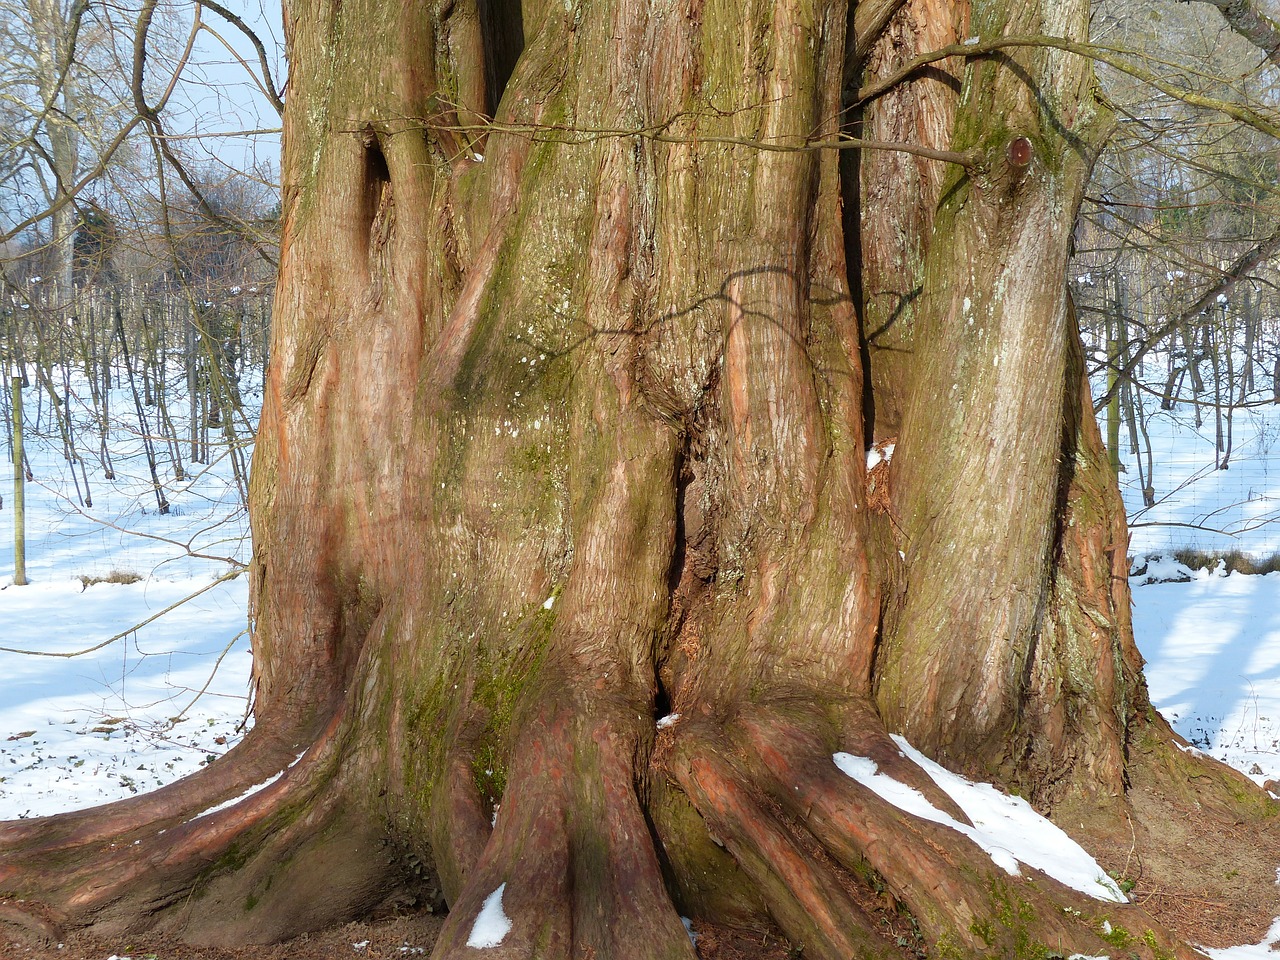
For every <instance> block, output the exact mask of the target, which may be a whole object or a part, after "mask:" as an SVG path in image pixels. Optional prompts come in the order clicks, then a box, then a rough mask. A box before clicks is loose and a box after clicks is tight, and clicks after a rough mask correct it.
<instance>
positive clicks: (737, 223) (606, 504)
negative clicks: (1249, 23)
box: [0, 0, 1265, 958]
mask: <svg viewBox="0 0 1280 960" xmlns="http://www.w3.org/2000/svg"><path fill="white" fill-rule="evenodd" d="M1086 23H1087V9H1086V7H1085V4H1084V3H1083V2H1079V0H1043V2H1031V3H1012V2H1008V0H990V2H988V0H973V2H968V0H908V2H905V3H903V2H883V0H881V2H867V3H863V4H859V5H857V6H856V7H852V6H850V4H848V3H847V2H838V0H745V2H744V0H732V2H730V0H663V2H649V0H597V2H592V3H586V2H581V0H564V2H560V0H556V2H547V0H530V2H526V3H523V4H522V3H520V2H517V0H406V2H404V3H400V4H389V3H386V2H385V0H343V2H338V0H295V2H292V3H290V4H288V5H287V9H286V28H287V36H288V40H289V44H290V50H291V67H292V74H291V78H290V96H289V103H288V110H287V115H286V137H285V158H284V172H285V191H284V203H283V209H284V231H285V232H284V240H283V246H282V257H281V276H280V284H279V288H278V289H279V293H278V298H277V304H276V313H275V332H274V337H275V347H274V350H273V360H272V366H271V369H270V375H269V380H268V390H267V400H266V406H265V409H264V411H263V417H262V427H261V432H260V436H259V440H258V446H257V452H256V455H255V463H254V473H253V482H252V486H253V489H252V497H253V518H254V536H255V564H254V576H255V585H254V592H253V602H254V608H253V614H254V618H255V633H254V653H255V661H254V662H255V677H254V680H255V687H256V710H257V725H256V727H255V730H254V732H253V734H252V735H251V736H250V738H249V739H248V740H247V741H246V742H245V744H244V745H243V746H241V747H240V748H238V749H237V750H236V751H234V752H233V754H232V755H231V756H230V757H229V758H228V759H227V760H226V761H224V762H222V763H219V764H215V765H213V767H211V768H210V769H209V770H207V771H205V772H204V773H202V774H201V775H200V776H199V777H198V778H196V779H195V780H194V781H192V782H188V783H184V784H180V785H178V786H175V787H173V788H170V789H167V790H164V791H161V792H160V793H159V794H156V795H155V796H153V797H150V798H142V799H139V800H137V801H131V802H129V803H126V804H123V805H118V806H116V807H114V808H108V809H107V810H104V811H99V812H91V813H88V814H84V815H76V816H72V817H66V818H56V819H55V820H53V821H50V822H48V823H39V824H35V825H29V824H23V825H17V826H6V827H4V828H2V829H0V843H5V844H7V849H8V850H9V851H10V852H11V855H10V856H9V857H8V858H7V860H6V865H5V866H3V867H0V889H2V890H4V891H5V892H6V893H7V894H10V895H11V896H12V897H14V898H19V897H20V898H22V899H23V900H24V902H26V903H27V904H28V906H27V907H24V908H23V916H27V917H31V918H35V919H32V920H31V921H30V922H31V923H36V922H37V921H38V922H39V923H43V924H47V925H49V926H50V928H51V929H52V928H56V927H59V926H66V925H97V926H99V927H103V928H108V929H124V928H128V927H130V926H131V925H138V924H143V923H147V922H160V923H163V924H167V925H169V926H170V927H171V928H172V929H174V930H175V932H177V933H178V934H180V935H182V936H185V937H187V938H188V939H193V940H222V941H226V940H236V939H239V940H269V939H278V938H282V937H286V936H288V935H290V934H293V933H296V932H299V931H301V930H305V929H308V928H311V927H314V926H316V925H318V924H321V923H324V922H331V921H334V920H337V919H341V918H343V917H345V916H350V915H354V914H356V913H360V912H363V911H367V910H369V909H372V908H375V907H378V906H380V905H381V906H385V905H387V904H388V903H390V904H395V903H407V902H410V901H416V902H419V903H421V902H422V901H424V900H435V899H439V900H441V901H443V902H444V903H447V905H448V908H449V910H450V913H449V918H448V921H447V923H446V925H445V928H444V932H443V934H442V937H441V940H440V943H439V944H438V946H437V948H436V956H438V957H453V956H463V955H467V954H468V951H470V950H472V949H475V944H476V933H475V926H474V925H475V922H476V919H477V916H478V915H479V914H480V913H481V911H482V910H484V909H485V905H486V904H490V905H492V904H493V903H494V902H495V897H496V898H500V899H501V903H502V907H503V911H504V914H505V916H506V917H507V918H508V919H509V923H510V929H509V930H508V931H507V932H506V934H505V935H504V936H503V937H502V939H501V941H500V943H498V944H497V945H495V946H492V947H486V948H485V949H488V950H490V951H492V955H494V956H502V957H508V956H510V957H517V956H519V957H526V956H528V957H534V956H537V957H569V956H573V957H579V956H588V957H600V958H603V957H610V958H648V957H655V958H657V957H664V958H665V957H689V956H691V955H692V954H693V951H694V947H693V946H692V944H691V942H690V939H689V937H688V936H687V935H686V932H685V929H684V927H683V925H682V924H681V922H680V914H681V912H683V913H685V914H686V915H692V916H694V917H695V918H697V919H705V920H709V921H715V922H720V923H725V924H730V925H738V926H742V927H747V928H756V929H763V928H766V927H767V928H769V929H772V930H774V931H775V932H780V934H781V936H783V937H785V938H786V939H787V940H788V941H790V943H791V944H792V945H793V947H794V948H795V949H797V950H800V949H802V950H803V951H804V955H805V956H806V957H819V958H837V957H841V958H847V957H855V956H856V957H869V956H881V955H883V956H894V955H901V954H902V953H903V952H904V951H905V952H906V953H907V955H912V956H915V955H920V954H921V953H923V954H925V955H931V956H939V957H943V956H945V957H977V956H991V955H994V956H1001V957H1015V956H1016V957H1041V956H1051V955H1059V956H1067V955H1071V954H1083V955H1088V956H1100V955H1103V954H1105V953H1107V952H1108V948H1109V944H1112V945H1113V944H1116V943H1119V942H1120V940H1123V941H1124V943H1123V944H1122V945H1123V946H1125V949H1126V950H1128V951H1129V952H1131V953H1134V954H1137V955H1141V956H1145V957H1164V956H1175V955H1176V956H1180V957H1183V956H1192V955H1193V954H1194V951H1193V950H1192V949H1191V948H1190V947H1188V946H1186V945H1185V944H1183V943H1181V942H1180V941H1179V939H1178V937H1177V935H1176V934H1175V933H1171V932H1169V931H1168V930H1166V929H1165V928H1164V927H1163V926H1162V925H1161V924H1160V923H1159V922H1158V921H1157V920H1156V919H1154V918H1152V917H1151V916H1149V915H1148V914H1146V913H1145V912H1144V911H1143V910H1142V909H1140V908H1138V907H1136V906H1133V905H1130V904H1116V903H1106V904H1103V903H1100V902H1099V901H1095V900H1092V899H1090V898H1089V897H1088V896H1086V895H1084V894H1081V893H1078V892H1075V891H1073V890H1070V889H1068V888H1066V887H1064V886H1062V885H1061V884H1059V883H1058V882H1056V881H1054V880H1052V879H1050V878H1049V877H1047V876H1045V875H1042V874H1039V873H1038V872H1036V871H1033V870H1031V869H1029V868H1028V869H1023V870H1022V871H1021V873H1019V874H1017V875H1011V874H1010V873H1008V872H1007V871H1005V870H1003V869H1001V868H1000V867H998V866H997V865H996V864H995V862H994V861H993V860H992V858H991V857H990V856H989V855H988V854H987V853H986V852H985V851H984V850H983V849H982V848H981V847H979V846H978V845H977V844H975V843H974V842H973V841H972V840H970V839H968V837H967V835H966V834H964V833H962V832H959V831H956V830H953V829H951V828H950V827H948V826H945V825H941V824H939V823H935V822H933V821H927V820H921V819H918V818H916V817H913V816H912V815H910V814H908V813H904V812H903V811H901V810H899V809H898V808H897V807H896V806H894V805H892V804H890V803H888V802H887V801H886V800H884V799H883V798H881V797H880V796H879V795H878V794H877V793H875V792H873V791H871V790H869V789H867V788H866V787H864V786H862V785H861V784H860V783H858V782H856V781H854V780H852V779H850V778H849V777H846V776H845V775H844V774H843V773H841V772H840V770H839V769H838V768H837V767H836V765H835V764H834V762H833V754H835V753H837V752H848V753H852V754H855V755H857V756H861V757H867V758H870V759H871V760H873V761H874V762H875V764H876V766H877V768H878V769H879V770H880V771H881V772H882V773H884V774H886V775H887V776H890V777H892V778H894V779H896V780H899V781H901V782H904V783H907V784H909V785H910V786H912V787H914V788H915V789H917V790H919V791H920V792H921V793H923V794H924V795H925V796H926V797H927V798H928V799H929V800H930V801H931V802H932V803H933V804H934V806H936V807H938V808H939V809H941V810H946V811H948V812H949V813H950V814H951V816H953V817H954V818H955V819H957V820H963V819H964V814H963V813H961V812H960V810H959V809H958V808H956V807H955V805H954V804H953V803H952V802H951V801H950V800H949V799H948V798H947V797H946V796H945V795H944V794H943V793H942V792H941V791H940V790H939V789H938V788H937V787H936V786H935V785H934V784H933V782H932V781H931V780H930V779H929V778H928V777H927V776H926V775H925V774H924V773H923V771H922V770H921V768H920V767H918V766H916V765H915V764H914V763H913V762H912V761H910V760H908V759H907V758H905V757H904V756H903V754H902V753H901V752H900V751H899V749H898V746H897V745H896V744H895V742H894V741H893V740H892V739H891V738H890V734H900V735H904V736H905V737H906V738H907V739H908V740H910V741H911V742H912V743H913V744H915V745H916V746H917V747H919V748H920V749H922V750H924V751H925V752H926V753H928V754H930V755H931V756H933V757H935V758H936V759H938V760H939V761H942V762H944V763H945V764H947V765H949V766H950V767H952V768H953V769H957V770H959V771H961V772H963V773H966V774H968V775H970V776H973V777H976V778H979V779H982V780H988V781H995V782H997V783H999V784H1001V785H1003V786H1004V787H1006V788H1007V789H1010V790H1016V791H1017V792H1019V793H1021V794H1022V795H1024V796H1027V797H1030V798H1032V799H1033V800H1034V801H1035V802H1037V803H1038V804H1039V805H1040V806H1041V807H1042V809H1046V810H1049V809H1063V810H1070V811H1071V816H1072V818H1073V819H1077V820H1079V821H1080V822H1081V824H1082V826H1083V823H1084V821H1085V820H1086V819H1088V820H1089V822H1090V827H1089V828H1088V829H1089V831H1091V833H1090V835H1091V836H1092V837H1093V838H1094V839H1095V840H1096V841H1097V843H1098V844H1099V845H1100V846H1105V843H1104V841H1106V840H1107V838H1109V837H1113V836H1114V835H1115V828H1116V826H1117V825H1118V824H1127V820H1126V816H1127V814H1128V811H1129V803H1128V791H1129V790H1130V789H1131V776H1130V775H1131V774H1132V773H1133V772H1134V771H1135V770H1136V769H1137V767H1136V766H1135V765H1136V764H1138V763H1140V762H1141V763H1146V764H1148V766H1152V765H1155V766H1158V765H1159V764H1165V765H1166V769H1168V770H1173V771H1176V773H1175V774H1173V775H1172V776H1173V777H1174V778H1175V779H1176V778H1178V777H1181V778H1183V780H1184V781H1188V782H1189V780H1188V778H1190V777H1192V776H1197V777H1199V778H1200V780H1199V785H1198V786H1195V787H1194V788H1192V787H1187V788H1186V789H1187V790H1193V789H1194V791H1199V793H1198V794H1197V796H1203V797H1204V798H1205V799H1206V802H1207V800H1208V799H1209V795H1210V794H1212V795H1213V796H1214V797H1219V798H1226V797H1229V796H1230V795H1231V794H1232V791H1235V794H1236V796H1235V800H1234V801H1231V802H1229V801H1228V800H1226V799H1224V800H1223V801H1222V805H1221V809H1222V810H1223V811H1227V810H1231V811H1234V812H1232V813H1231V814H1230V815H1232V816H1237V815H1239V816H1243V815H1245V814H1243V813H1241V811H1243V810H1245V809H1246V808H1248V809H1249V811H1250V812H1249V813H1248V815H1249V816H1255V815H1257V816H1262V815H1263V814H1264V813H1265V809H1264V808H1265V804H1264V803H1263V801H1261V800H1258V801H1256V803H1255V802H1254V801H1253V800H1251V799H1250V797H1251V796H1252V795H1251V794H1248V792H1247V791H1248V788H1247V787H1246V786H1245V783H1244V781H1243V780H1242V779H1233V778H1232V777H1231V776H1230V775H1228V774H1226V773H1223V772H1221V771H1218V770H1211V769H1210V768H1209V767H1208V765H1207V763H1206V762H1204V761H1201V760H1197V759H1194V758H1189V757H1186V756H1184V755H1183V754H1181V753H1180V752H1179V751H1178V750H1177V749H1175V745H1174V744H1173V742H1172V739H1173V737H1172V734H1171V733H1170V732H1169V731H1168V729H1167V727H1164V726H1163V725H1162V724H1161V723H1160V721H1159V720H1158V718H1154V716H1153V715H1151V714H1150V710H1149V707H1148V705H1147V702H1146V698H1145V692H1144V687H1143V683H1142V679H1141V662H1140V659H1139V657H1138V654H1137V652H1136V650H1135V648H1134V646H1133V641H1132V635H1131V629H1130V625H1129V620H1128V604H1129V596H1128V592H1127V584H1126V579H1125V573H1126V562H1125V547H1126V534H1125V527H1124V517H1123V512H1122V509H1121V504H1120V501H1119V497H1118V494H1117V492H1116V486H1115V479H1114V476H1113V475H1112V474H1111V473H1110V472H1109V470H1110V468H1109V467H1108V465H1107V463H1106V458H1105V455H1104V453H1103V451H1102V448H1101V444H1100V441H1099V437H1098V435H1097V429H1096V425H1095V423H1094V420H1093V416H1092V412H1091V409H1090V405H1089V398H1088V390H1087V385H1086V384H1085V383H1084V380H1083V373H1082V363H1081V358H1080V343H1079V335H1078V332H1077V330H1076V328H1075V322H1074V317H1073V314H1072V311H1071V306H1070V303H1069V302H1068V299H1067V296H1066V292H1065V291H1066V283H1065V271H1066V266H1067V256H1068V249H1069V242H1070V234H1071V230H1072V225H1073V222H1074V217H1075V214H1076V210H1077V207H1078V204H1079V202H1080V198H1081V195H1082V192H1083V189H1084V183H1085V181H1086V178H1087V176H1088V172H1089V169H1090V165H1091V163H1092V160H1093V157H1094V154H1095V152H1096V150H1097V149H1098V147H1099V145H1100V144H1101V142H1102V140H1103V139H1104V138H1105V136H1106V135H1107V132H1108V130H1109V117H1108V115H1107V113H1106V111H1105V109H1104V108H1103V107H1102V106H1101V105H1100V104H1099V103H1098V102H1097V101H1096V100H1095V98H1094V95H1093V86H1092V74H1091V71H1090V67H1089V64H1088V63H1087V62H1085V61H1083V60H1081V59H1080V58H1078V57H1075V56H1074V55H1068V54H1065V53H1063V52H1061V51H1056V50H1052V49H1048V48H1043V49H1042V48H1037V47H1034V46H1020V47H1016V48H1010V51H1009V52H1006V53H1002V54H994V55H992V54H988V55H984V56H981V57H964V56H957V57H955V58H953V59H951V60H946V61H941V62H939V63H937V64H934V65H933V66H931V67H929V68H927V69H925V70H921V71H916V72H909V73H906V74H904V75H903V76H902V79H901V82H900V83H897V84H896V85H890V86H888V87H887V89H884V88H883V87H884V85H877V84H876V83H875V82H876V81H877V80H881V79H883V78H886V77H890V76H894V75H896V74H897V73H898V72H899V70H900V68H901V67H902V66H903V65H904V64H905V63H907V62H909V61H910V59H911V58H912V57H913V56H914V55H916V54H918V53H921V52H926V51H929V50H931V49H935V48H937V47H939V46H942V45H946V44H950V43H962V42H963V41H964V40H965V39H967V38H969V37H973V36H977V37H981V38H994V37H999V36H1002V35H1027V36H1030V35H1036V34H1054V35H1061V36H1067V37H1071V38H1079V37H1081V36H1082V35H1083V34H1084V32H1085V28H1086ZM873 89H877V90H880V91H881V92H879V93H877V94H876V95H874V96H872V95H871V94H870V93H867V94H863V93H860V92H859V91H861V90H865V91H871V90H873ZM851 135H853V136H857V137H860V138H862V139H863V140H872V141H880V142H882V144H883V143H889V144H896V145H898V146H899V147H901V148H904V149H899V150H893V149H891V150H861V151H855V150H852V149H837V148H836V147H835V146H834V145H835V144H836V142H837V141H838V140H839V139H840V138H841V137H849V136H851ZM912 151H914V152H912ZM931 151H942V152H944V155H945V156H946V157H950V158H951V160H952V161H953V162H950V163H946V162H943V161H940V160H938V159H935V158H930V157H936V156H937V154H936V153H931ZM889 447H892V449H893V452H892V456H891V457H887V455H886V454H884V453H881V452H880V451H887V450H888V448H889ZM869 448H873V449H875V450H876V451H877V453H876V454H875V455H874V456H873V457H872V458H871V459H870V460H869V459H868V449H869ZM872 461H875V463H874V464H873V465H872V466H870V467H869V466H868V464H869V463H872ZM660 718H665V719H663V722H662V723H661V724H658V723H657V722H656V721H657V720H659V719H660ZM1139 748H1141V749H1139ZM1201 767H1203V769H1201ZM281 769H283V770H284V773H283V776H282V777H281V778H280V779H279V780H276V781H274V782H272V783H271V784H270V785H269V786H267V787H266V788H264V789H261V790H259V791H257V792H255V793H253V794H251V795H250V796H249V797H248V798H247V799H244V800H242V801H240V802H238V803H236V804H233V805H231V806H229V807H227V808H225V809H219V810H217V811H215V812H212V813H208V814H207V815H203V816H202V815H201V813H202V811H205V810H206V809H208V808H209V807H210V806H212V805H214V804H216V803H218V802H219V801H221V800H223V799H226V798H228V797H234V796H236V795H237V794H238V793H239V792H241V791H242V790H244V789H245V788H246V787H248V786H251V785H253V784H254V783H257V782H260V781H261V780H262V779H265V778H266V776H267V775H269V774H271V773H274V772H277V771H279V770H281ZM1143 769H1147V767H1144V768H1143ZM1180 782H1181V781H1180ZM1206 784H1207V785H1206ZM1197 802H1198V801H1197ZM1250 804H1252V807H1250ZM1085 811H1091V813H1088V814H1086V813H1085ZM1124 829H1125V831H1126V834H1125V835H1126V836H1128V835H1129V832H1128V831H1129V827H1128V826H1127V825H1126V826H1125V827H1124ZM158 830H163V833H158V832H157V831H158ZM37 863H39V864H41V865H42V870H41V871H37V869H36V868H35V864H37ZM50 864H52V867H48V865H50ZM1264 872H1265V870H1264ZM31 904H36V906H31ZM15 909H17V908H16V907H15ZM4 919H5V915H2V914H0V921H3V920H4ZM1118 930H1124V931H1126V932H1125V933H1124V934H1123V936H1122V935H1121V934H1120V933H1116V932H1115V931H1118Z"/></svg>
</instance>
